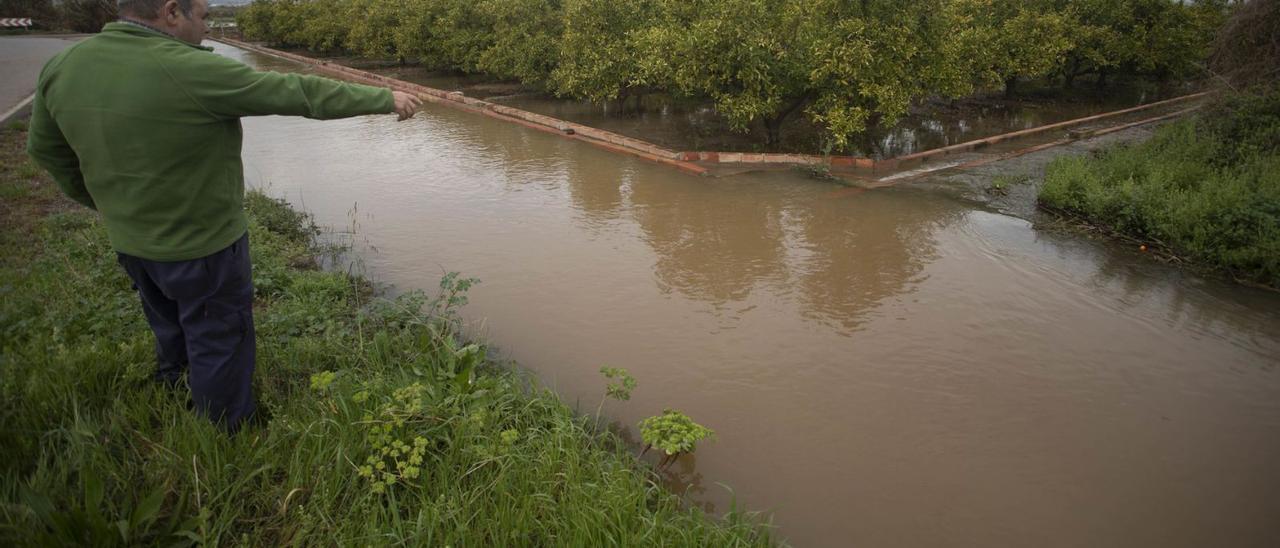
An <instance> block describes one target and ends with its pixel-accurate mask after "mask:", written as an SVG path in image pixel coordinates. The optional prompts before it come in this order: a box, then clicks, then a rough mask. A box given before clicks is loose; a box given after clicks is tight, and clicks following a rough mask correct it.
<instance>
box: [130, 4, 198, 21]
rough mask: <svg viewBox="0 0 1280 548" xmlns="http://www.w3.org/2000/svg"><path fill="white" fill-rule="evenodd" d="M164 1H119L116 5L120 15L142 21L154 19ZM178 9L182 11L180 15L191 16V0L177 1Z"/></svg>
mask: <svg viewBox="0 0 1280 548" xmlns="http://www.w3.org/2000/svg"><path fill="white" fill-rule="evenodd" d="M165 1H166V0H120V1H119V2H118V3H117V4H116V5H118V6H120V15H126V16H130V17H139V18H142V19H154V18H155V17H156V15H158V14H159V13H160V8H161V7H162V6H164V3H165ZM178 9H180V10H182V14H183V15H186V16H188V17H190V16H191V0H178Z"/></svg>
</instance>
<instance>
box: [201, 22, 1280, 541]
mask: <svg viewBox="0 0 1280 548" xmlns="http://www.w3.org/2000/svg"><path fill="white" fill-rule="evenodd" d="M215 47H216V48H217V51H219V52H220V53H223V54H225V55H229V56H232V57H235V58H239V59H242V60H244V61H246V62H248V63H250V64H253V65H257V66H260V67H263V68H273V69H281V70H290V69H291V67H290V66H288V65H286V64H284V63H283V62H281V61H276V60H273V59H270V58H266V57H262V56H258V55H256V54H249V53H245V52H241V51H239V50H235V49H233V48H230V47H227V46H223V45H220V44H219V45H216V46H215ZM244 126H245V146H244V156H245V165H246V177H247V178H248V179H249V181H250V182H251V184H254V185H257V186H265V187H267V188H268V189H269V192H270V193H271V194H274V195H278V196H282V197H285V198H287V199H289V200H290V201H291V202H292V203H294V204H296V205H298V206H301V207H303V208H305V209H307V210H310V211H312V212H313V213H315V214H316V216H317V218H318V220H319V222H320V223H322V224H325V225H330V226H333V227H335V228H338V229H342V228H345V227H349V226H351V225H352V224H353V223H354V224H357V225H358V233H359V238H358V242H359V250H360V252H361V255H362V257H363V258H364V261H365V263H366V264H367V266H368V268H369V270H370V274H371V275H372V276H374V277H376V278H378V279H380V280H383V281H387V282H390V283H392V284H394V285H395V286H396V287H397V288H399V289H411V288H427V289H430V288H433V287H434V286H435V285H436V283H437V281H438V280H439V277H440V275H441V274H443V273H444V272H445V271H447V270H457V271H461V272H463V273H464V274H465V275H468V276H474V277H477V278H480V279H481V280H482V283H481V284H480V285H479V286H477V287H476V288H474V289H473V290H472V292H471V295H470V296H471V304H470V305H468V307H467V309H466V310H464V312H465V315H466V316H467V317H468V318H470V319H471V320H472V323H473V329H474V330H475V331H476V332H477V333H481V334H483V335H484V336H485V338H486V339H488V340H490V341H492V342H493V343H494V344H495V345H497V346H498V347H499V348H500V349H501V350H502V351H503V353H504V354H505V355H507V356H509V357H512V358H514V359H517V360H518V361H519V362H520V363H521V364H522V365H523V366H525V367H528V368H530V369H532V370H533V371H535V372H536V373H537V376H538V377H539V378H541V379H542V380H543V381H544V382H545V383H546V384H548V385H550V386H552V387H554V388H555V389H556V390H557V391H558V392H559V393H560V394H561V395H562V396H563V397H564V399H565V400H566V401H568V402H571V403H572V402H575V401H576V402H580V405H581V407H582V408H583V409H584V410H594V408H595V406H596V405H597V404H598V403H599V402H600V399H601V395H602V394H603V392H604V382H603V379H601V377H600V375H599V374H598V372H597V371H598V369H599V368H600V366H601V365H605V364H608V365H611V366H614V367H624V368H627V369H628V370H630V371H631V373H632V374H633V375H634V376H635V377H636V378H637V379H638V381H639V387H638V388H637V389H636V391H635V392H634V395H633V398H632V400H631V401H629V402H625V403H617V402H610V403H608V404H606V405H605V414H606V415H607V416H608V417H610V418H611V419H614V420H616V421H618V422H619V423H620V424H622V425H634V424H635V423H636V422H637V421H638V420H639V419H641V418H643V417H646V416H649V415H652V414H656V413H659V412H661V411H662V409H663V408H664V407H673V408H677V409H680V410H682V411H684V412H686V413H688V414H689V415H690V416H692V417H693V418H695V419H696V420H698V421H699V422H702V423H703V424H706V425H707V426H709V427H711V428H713V429H714V430H716V432H717V434H718V439H717V440H716V441H715V442H712V443H706V444H703V445H702V446H700V447H699V449H698V452H697V453H696V454H695V455H693V456H692V457H688V458H684V459H682V460H680V461H679V462H678V463H677V464H676V465H675V466H673V467H672V469H671V473H670V474H669V476H670V477H669V478H668V480H669V482H670V486H671V487H672V488H673V489H676V490H678V491H683V492H686V493H687V494H688V496H689V499H690V501H691V503H692V504H697V505H700V506H703V507H704V508H707V509H708V510H713V511H717V512H720V511H724V510H726V509H727V508H728V505H729V503H730V501H731V500H732V499H735V498H736V500H737V502H738V503H739V504H740V505H743V506H745V507H747V508H749V509H753V510H763V511H769V512H771V515H772V516H773V520H774V522H775V524H776V525H777V526H778V531H779V534H780V535H781V536H782V537H784V538H785V539H787V540H788V541H789V542H790V543H792V544H794V545H796V546H1158V547H1177V546H1187V547H1191V546H1246V547H1248V546H1257V547H1269V546H1275V545H1277V544H1280V522H1277V520H1276V519H1275V516H1277V515H1280V473H1278V472H1277V471H1276V462H1280V371H1278V370H1277V369H1278V368H1277V365H1278V364H1280V295H1277V294H1275V293H1269V292H1264V291H1259V290H1252V289H1247V288H1243V287H1239V286H1235V285H1231V284H1227V283H1223V282H1219V281H1215V280H1206V279H1201V278H1198V277H1195V276H1192V275H1189V274H1182V273H1179V272H1177V271H1174V270H1171V269H1169V268H1168V267H1165V266H1163V265H1159V264H1156V263H1154V262H1151V261H1148V260H1146V259H1145V258H1143V257H1141V256H1138V255H1137V254H1135V253H1132V252H1131V251H1128V250H1118V249H1114V248H1112V247H1109V246H1106V245H1102V244H1098V243H1096V242H1091V241H1088V240H1084V239H1081V238H1078V237H1075V236H1069V235H1057V234H1054V233H1046V232H1042V231H1038V230H1036V229H1035V228H1033V227H1032V226H1031V225H1030V223H1028V222H1027V221H1025V220H1022V219H1019V218H1014V217H1009V216H1004V215H999V214H996V213H993V212H990V211H986V210H983V209H978V208H975V207H974V206H972V205H970V204H968V203H965V202H961V201H958V200H955V199H952V198H949V197H947V196H944V195H942V194H941V193H936V192H928V191H925V190H919V189H916V190H910V189H905V188H885V189H879V190H873V191H861V192H850V191H849V190H848V189H840V188H839V187H837V186H835V185H832V184H831V183H826V182H820V181H815V180H811V179H807V178H805V177H803V176H802V175H800V174H798V173H792V172H774V173H757V174H747V175H738V176H729V177H724V178H717V179H713V178H698V177H691V176H686V175H683V174H681V173H679V172H677V171H675V170H671V169H667V168H664V167H661V166H657V165H653V164H648V163H645V162H642V161H639V160H636V159H634V158H630V157H626V156H619V155H614V154H611V153H608V152H605V151H602V150H600V149H597V148H594V147H591V146H587V145H584V144H581V143H577V142H573V141H569V140H565V139H562V138H560V137H557V136H554V135H548V134H544V133H540V132H535V131H531V130H527V129H522V128H520V127H517V126H513V125H507V124H504V123H501V122H498V121H495V120H492V119H489V118H485V117H481V116H474V115H469V114H466V113H462V112H459V111H455V110H450V109H444V108H440V107H435V106H428V107H427V108H426V109H425V111H424V112H422V113H420V114H419V115H418V117H417V118H415V119H413V120H411V121H408V122H404V123H396V122H395V121H394V117H393V116H379V117H365V118H358V119H350V120H343V121H333V122H316V121H310V120H303V119H291V118H278V117H268V118H253V119H246V120H245V122H244ZM721 484H723V485H727V486H730V487H731V488H732V492H730V491H729V490H727V489H726V488H725V487H722V485H721Z"/></svg>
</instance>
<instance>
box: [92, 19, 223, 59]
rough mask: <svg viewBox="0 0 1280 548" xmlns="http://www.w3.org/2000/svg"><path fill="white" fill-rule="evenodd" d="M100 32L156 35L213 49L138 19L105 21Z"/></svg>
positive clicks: (201, 47) (185, 44)
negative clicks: (180, 37)
mask: <svg viewBox="0 0 1280 548" xmlns="http://www.w3.org/2000/svg"><path fill="white" fill-rule="evenodd" d="M102 32H123V33H125V34H132V35H134V36H158V37H160V38H165V39H168V40H173V41H174V42H177V43H179V44H182V45H184V46H191V47H193V48H197V49H202V50H205V51H213V48H211V47H208V46H201V45H198V44H192V43H190V42H187V41H185V40H182V39H179V38H178V37H176V36H174V35H172V34H169V33H167V32H164V31H162V30H160V29H157V28H155V27H153V26H151V25H148V24H146V23H141V22H138V21H133V20H126V19H121V20H119V21H113V22H111V23H107V24H106V25H104V26H103V27H102Z"/></svg>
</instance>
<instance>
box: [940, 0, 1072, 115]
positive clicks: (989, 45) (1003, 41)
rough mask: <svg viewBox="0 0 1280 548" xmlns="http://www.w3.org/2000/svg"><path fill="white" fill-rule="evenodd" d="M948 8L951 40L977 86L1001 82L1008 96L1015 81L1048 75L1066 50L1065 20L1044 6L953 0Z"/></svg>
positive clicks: (1011, 0) (1003, 0) (1014, 1)
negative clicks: (950, 20) (951, 23)
mask: <svg viewBox="0 0 1280 548" xmlns="http://www.w3.org/2000/svg"><path fill="white" fill-rule="evenodd" d="M950 6H951V9H953V10H955V13H954V15H953V17H955V18H956V20H954V21H953V25H954V26H955V28H956V29H957V33H956V34H954V35H953V36H954V37H955V41H956V42H958V43H959V44H960V46H959V47H960V48H961V51H962V52H963V59H964V60H967V62H968V63H970V64H971V65H970V66H971V67H972V68H971V75H972V76H971V77H972V78H973V79H974V82H975V84H976V85H978V86H989V85H992V84H1003V85H1004V86H1005V91H1006V93H1012V92H1013V90H1014V88H1015V86H1016V85H1017V82H1018V81H1019V80H1023V79H1033V78H1040V77H1044V76H1048V75H1049V74H1050V73H1052V72H1053V71H1054V70H1056V69H1057V68H1058V67H1059V66H1061V64H1062V62H1063V60H1064V58H1065V55H1066V53H1067V51H1069V50H1070V49H1071V46H1072V38H1071V35H1072V32H1073V31H1072V29H1071V28H1070V24H1069V23H1070V22H1069V21H1068V18H1067V17H1066V16H1065V15H1064V14H1062V13H1057V12H1055V11H1053V10H1051V9H1047V8H1049V6H1048V5H1047V2H1044V1H1038V2H1024V1H1018V0H959V1H957V2H954V3H951V4H950Z"/></svg>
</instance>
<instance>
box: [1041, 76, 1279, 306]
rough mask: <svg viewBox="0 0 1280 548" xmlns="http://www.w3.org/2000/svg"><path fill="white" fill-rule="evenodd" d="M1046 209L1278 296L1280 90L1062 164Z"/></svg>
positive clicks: (1049, 178)
mask: <svg viewBox="0 0 1280 548" xmlns="http://www.w3.org/2000/svg"><path fill="white" fill-rule="evenodd" d="M1040 201H1041V203H1042V204H1043V205H1045V206H1048V207H1049V208H1051V209H1058V210H1063V211H1066V212H1070V213H1072V214H1076V215H1080V216H1082V217H1084V218H1086V219H1088V220H1089V221H1090V222H1093V223H1095V224H1099V225H1102V226H1105V227H1107V228H1110V229H1112V230H1114V231H1117V232H1119V233H1121V234H1125V235H1127V236H1130V237H1133V238H1136V239H1139V240H1142V241H1145V242H1151V243H1154V244H1158V245H1160V246H1163V247H1165V248H1166V249H1167V251H1169V252H1171V253H1174V254H1176V255H1179V256H1183V257H1186V258H1189V259H1192V260H1193V261H1195V262H1198V263H1202V264H1205V265H1209V266H1212V267H1215V268H1218V269H1222V270H1224V271H1226V272H1229V273H1230V274H1232V275H1233V276H1235V277H1236V278H1237V279H1240V280H1244V281H1249V282H1254V283H1259V284H1263V285H1267V286H1270V287H1280V91H1273V92H1271V93H1270V94H1266V95H1237V96H1232V97H1228V98H1225V99H1223V100H1221V101H1220V102H1219V103H1217V104H1216V105H1214V106H1212V107H1211V108H1209V109H1208V110H1206V111H1205V112H1203V113H1202V114H1200V115H1198V116H1196V117H1194V118H1190V119H1186V120H1181V121H1179V122H1176V123H1172V124H1169V125H1167V126H1164V127H1162V128H1160V129H1159V130H1158V131H1157V132H1156V134H1155V136H1154V137H1153V138H1152V139H1150V140H1148V141H1146V142H1143V143H1140V144H1137V145H1133V146H1121V147H1116V148H1112V149H1109V150H1106V151H1103V152H1102V153H1100V154H1098V155H1096V156H1093V157H1064V158H1059V159H1058V160H1056V161H1054V162H1053V163H1052V164H1051V165H1050V166H1049V169H1048V172H1047V173H1046V177H1045V184H1044V187H1043V188H1042V189H1041V192H1040Z"/></svg>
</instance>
